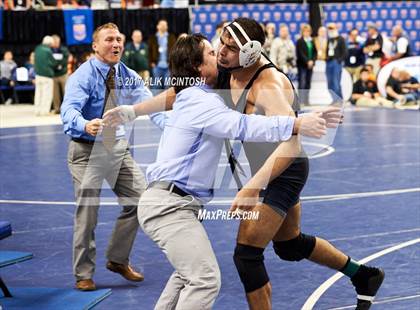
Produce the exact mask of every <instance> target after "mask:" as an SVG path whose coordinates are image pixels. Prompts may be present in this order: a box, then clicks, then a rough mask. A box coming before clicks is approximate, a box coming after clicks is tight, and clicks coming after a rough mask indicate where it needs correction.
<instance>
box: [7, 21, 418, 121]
mask: <svg viewBox="0 0 420 310" xmlns="http://www.w3.org/2000/svg"><path fill="white" fill-rule="evenodd" d="M226 25H227V22H221V23H219V24H218V25H217V29H216V34H215V36H214V37H213V38H212V39H211V42H212V44H213V46H214V48H215V49H217V46H218V44H219V42H220V40H219V37H220V34H221V32H222V30H223V27H225V26H226ZM261 26H262V27H263V28H264V30H265V33H266V43H265V45H264V46H263V49H264V51H265V53H266V55H267V56H268V57H269V58H270V59H271V60H272V62H273V63H274V64H275V65H276V66H277V67H279V68H280V69H281V70H282V71H283V72H284V73H285V74H286V75H288V76H289V78H290V79H291V80H293V81H295V82H296V83H297V86H298V89H299V91H300V94H299V95H300V96H299V97H300V100H301V104H309V96H308V94H309V90H310V89H311V80H312V74H313V69H314V66H315V64H316V62H317V61H324V62H325V63H326V70H325V74H326V78H327V84H328V89H329V91H330V94H331V96H332V98H333V101H339V100H341V98H342V97H343V96H342V90H341V85H340V80H341V74H342V70H343V68H345V69H346V70H347V71H348V72H349V73H350V74H351V77H352V79H353V83H354V85H353V94H352V96H351V103H353V104H355V105H358V106H384V107H398V106H401V105H406V104H410V103H413V102H414V103H416V102H417V103H418V100H419V95H418V94H419V84H418V82H417V81H416V79H415V78H413V77H412V76H410V75H409V73H408V72H406V71H403V70H397V69H395V70H393V72H392V74H391V76H390V78H389V80H388V82H387V87H386V92H387V97H386V98H383V97H382V96H381V95H380V93H379V91H378V88H377V85H376V77H377V74H378V72H379V70H380V68H381V67H382V66H384V65H385V64H387V63H388V62H390V61H393V60H396V59H400V58H403V57H407V56H410V55H411V47H410V41H409V39H408V37H407V35H406V34H405V32H404V29H403V28H402V27H401V26H400V25H396V26H394V27H393V29H392V37H390V38H384V37H383V36H382V35H381V34H380V33H379V32H378V29H377V28H376V26H375V25H374V24H371V25H369V26H368V29H367V37H363V36H361V35H360V34H359V30H358V29H352V30H351V31H350V32H349V33H348V34H341V33H340V32H339V30H338V28H337V26H336V24H334V23H329V24H328V25H327V26H326V27H323V26H322V27H320V28H319V29H318V31H317V35H316V36H313V33H312V28H311V26H310V25H308V24H302V25H301V29H300V30H301V31H300V37H299V39H298V40H297V41H296V43H295V42H293V41H292V39H291V38H290V35H289V28H288V26H287V25H286V24H282V25H280V27H279V29H276V26H275V24H273V23H267V24H261ZM124 39H125V38H124ZM176 39H177V38H176V36H175V34H173V33H171V32H169V30H168V23H167V21H166V20H160V21H159V22H158V23H157V25H156V33H155V35H152V36H150V38H149V39H148V40H147V42H145V41H144V40H143V35H142V32H141V30H140V29H136V30H134V31H133V32H132V34H131V36H130V39H128V40H127V41H128V42H126V44H125V50H124V54H123V57H122V61H123V62H124V63H125V64H126V65H127V66H128V67H129V68H131V69H133V70H134V71H136V72H137V73H138V74H139V75H140V76H141V77H142V78H143V79H144V80H145V81H147V80H148V79H149V78H150V77H154V78H161V77H162V78H166V77H168V76H169V68H168V58H169V52H170V50H171V48H172V46H173V45H174V43H175V41H176ZM91 56H92V53H91V52H88V53H86V54H83V55H81V56H80V57H76V56H75V55H71V54H70V53H69V51H68V49H67V48H66V47H65V46H64V45H63V44H61V40H60V37H59V36H57V35H53V36H51V37H50V36H46V37H45V38H44V40H43V41H42V44H40V45H39V46H37V47H36V49H35V51H34V53H31V55H30V56H29V59H28V61H27V62H26V63H25V64H24V65H23V66H22V67H19V66H17V64H16V63H15V62H14V61H13V53H12V51H6V52H5V53H4V56H3V60H2V61H1V62H0V81H1V85H3V86H9V87H10V88H11V89H12V88H13V87H14V86H15V85H16V84H20V85H21V84H26V85H28V84H30V85H34V86H35V99H34V101H35V102H34V103H35V106H36V107H37V112H36V113H37V115H46V114H49V113H60V104H61V101H62V98H63V96H64V89H65V83H66V79H67V76H68V75H69V74H71V73H72V72H74V70H76V69H77V68H78V66H80V64H82V63H83V62H84V61H86V60H87V59H89V58H90V57H91ZM22 68H26V70H27V72H26V73H23V72H22V70H24V69H22ZM35 76H36V78H35ZM153 88H164V85H163V84H161V85H155V86H153ZM3 93H4V94H5V95H6V96H5V97H7V98H5V102H6V104H10V103H12V102H13V100H14V99H13V98H12V95H11V94H12V92H11V90H9V92H8V90H5V91H3ZM15 101H16V100H15Z"/></svg>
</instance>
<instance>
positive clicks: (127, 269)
mask: <svg viewBox="0 0 420 310" xmlns="http://www.w3.org/2000/svg"><path fill="white" fill-rule="evenodd" d="M106 268H107V269H108V270H111V271H112V272H116V273H119V274H120V275H122V276H123V277H124V278H126V279H127V280H129V281H134V282H141V281H143V280H144V276H143V275H142V274H141V273H139V272H137V271H135V270H134V269H133V267H131V266H130V265H123V264H117V263H114V262H111V261H108V262H107V263H106Z"/></svg>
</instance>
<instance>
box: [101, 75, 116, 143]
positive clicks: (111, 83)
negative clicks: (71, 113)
mask: <svg viewBox="0 0 420 310" xmlns="http://www.w3.org/2000/svg"><path fill="white" fill-rule="evenodd" d="M105 88H106V90H105V100H104V104H105V108H104V113H105V112H106V111H108V110H111V109H113V108H115V107H116V100H115V68H114V67H111V69H109V72H108V75H107V76H106V82H105ZM115 133H116V128H115V127H114V128H113V127H104V128H103V130H102V142H103V144H104V147H105V148H106V149H107V150H109V151H110V150H112V147H113V146H114V144H115Z"/></svg>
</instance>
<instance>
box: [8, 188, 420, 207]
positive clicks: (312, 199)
mask: <svg viewBox="0 0 420 310" xmlns="http://www.w3.org/2000/svg"><path fill="white" fill-rule="evenodd" d="M412 192H420V187H415V188H406V189H397V190H387V191H378V192H363V193H352V194H337V195H321V196H306V197H301V200H303V201H307V202H319V201H325V200H332V199H334V200H345V199H353V198H365V197H374V196H385V195H396V194H405V193H412ZM232 199H233V198H231V199H228V200H225V199H219V200H218V199H215V200H213V201H211V202H210V203H209V204H208V205H228V204H230V203H231V202H232ZM2 203H4V204H6V203H8V204H38V205H41V204H42V205H75V203H74V202H73V201H44V200H13V199H10V200H8V199H1V200H0V204H2ZM117 204H118V203H117V202H114V201H103V202H101V205H108V206H114V205H117Z"/></svg>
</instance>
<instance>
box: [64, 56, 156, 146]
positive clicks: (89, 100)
mask: <svg viewBox="0 0 420 310" xmlns="http://www.w3.org/2000/svg"><path fill="white" fill-rule="evenodd" d="M114 67H115V69H116V74H115V85H116V90H115V97H116V98H117V104H118V105H123V104H128V105H132V104H135V103H139V102H142V101H144V100H146V99H149V98H151V97H152V93H151V92H150V90H149V89H148V88H146V87H145V86H144V82H143V80H142V79H141V78H140V77H139V75H138V74H137V73H136V72H135V71H133V70H131V69H129V68H128V67H127V66H126V65H124V64H123V63H122V62H120V63H118V64H116V65H115V66H114ZM109 70H110V66H109V65H107V64H105V63H103V62H101V61H99V60H98V59H97V58H91V59H89V60H88V61H86V62H85V63H83V64H82V65H81V66H80V67H79V68H78V69H77V70H76V71H75V72H74V73H73V74H72V75H70V77H69V79H68V80H67V83H66V91H65V95H64V99H63V104H62V105H61V119H62V121H63V124H64V133H66V134H68V135H70V136H71V137H73V138H83V139H87V140H95V137H93V136H91V135H89V134H87V133H86V132H85V126H86V123H87V122H88V121H90V120H92V119H94V118H102V114H103V111H104V101H105V90H106V86H105V81H106V78H107V75H108V72H109ZM150 117H151V119H152V121H153V122H154V123H155V124H156V125H158V126H160V127H162V123H163V122H164V115H163V114H160V113H158V114H154V115H151V116H150ZM124 135H125V131H124V126H119V127H118V128H117V132H116V137H117V138H121V137H123V136H124ZM97 139H98V140H100V139H101V136H98V137H97Z"/></svg>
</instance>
